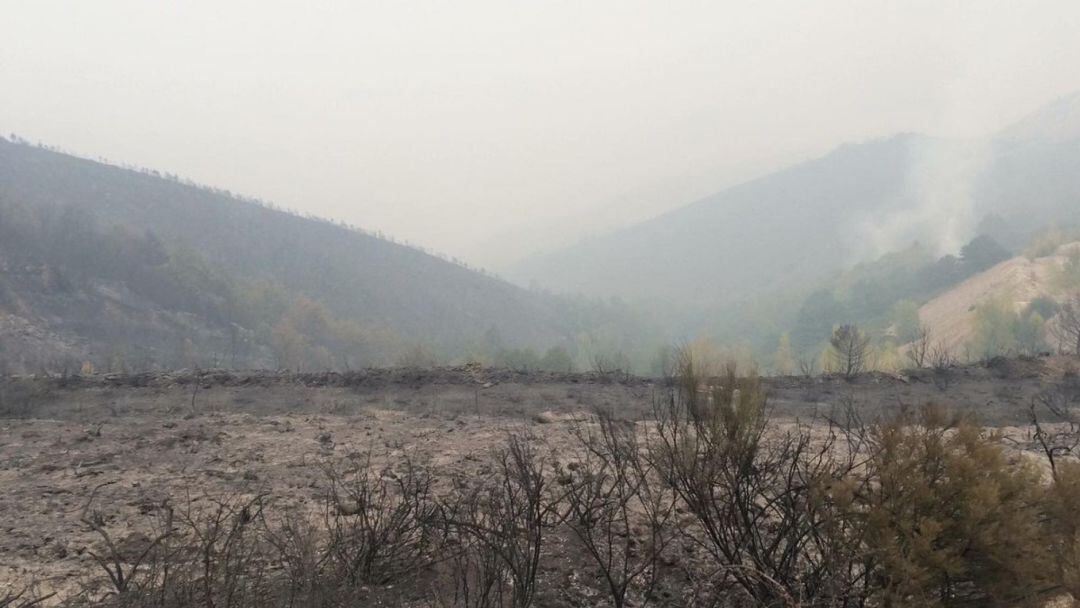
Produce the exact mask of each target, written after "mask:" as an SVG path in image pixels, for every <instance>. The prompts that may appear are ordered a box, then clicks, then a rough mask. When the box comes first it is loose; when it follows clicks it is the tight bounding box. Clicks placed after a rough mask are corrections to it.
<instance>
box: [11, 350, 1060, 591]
mask: <svg viewBox="0 0 1080 608" xmlns="http://www.w3.org/2000/svg"><path fill="white" fill-rule="evenodd" d="M764 386H765V385H764V384H763V383H762V380H761V379H759V378H757V377H756V376H754V375H752V374H750V375H744V374H740V373H738V370H736V369H735V368H734V367H728V368H727V369H725V370H724V371H723V373H721V374H720V375H719V376H716V375H714V374H712V373H704V372H703V371H702V368H701V367H699V366H696V365H695V363H694V362H693V361H692V360H690V359H689V358H684V359H683V361H682V362H681V365H680V373H679V375H678V376H677V377H675V378H672V379H671V382H670V384H669V385H668V386H666V388H664V389H663V390H662V391H660V393H659V394H658V397H657V399H656V401H655V411H654V414H655V415H654V418H653V419H652V420H650V421H648V422H631V421H628V420H624V419H620V418H619V417H618V416H617V415H615V414H614V413H612V412H610V411H599V412H597V413H596V414H595V415H593V416H590V417H587V418H581V419H578V420H574V421H571V422H568V423H566V424H567V425H568V428H569V430H570V433H571V437H572V439H573V441H572V442H571V447H570V448H566V447H564V448H562V449H560V450H555V449H554V448H553V447H552V446H551V445H549V444H548V443H547V442H546V441H545V440H544V439H543V438H542V437H541V436H539V435H534V434H531V433H529V432H525V431H519V432H513V433H510V434H509V435H508V437H507V440H506V442H505V444H503V446H502V447H501V448H499V449H496V450H494V451H493V452H492V453H490V454H489V458H488V459H487V460H485V461H483V462H481V463H478V469H477V470H476V471H474V472H472V473H470V474H468V475H466V474H464V473H462V474H461V476H458V477H453V478H446V479H438V478H436V477H435V476H434V474H433V471H434V470H435V469H434V465H429V464H426V463H421V462H415V461H412V460H409V459H398V460H397V461H396V462H394V463H392V464H391V465H385V464H378V463H380V462H383V461H384V460H383V459H380V458H375V456H378V455H377V454H370V453H352V454H349V455H348V456H346V457H345V458H343V459H341V460H338V461H333V462H327V463H325V465H324V466H323V468H322V471H323V474H322V479H321V480H319V482H318V483H319V484H321V487H323V488H324V493H323V495H322V499H321V501H317V503H316V504H313V505H303V504H300V505H297V504H292V505H291V506H287V505H286V502H287V501H284V500H282V498H284V497H280V496H272V495H268V494H259V493H256V494H243V495H241V494H237V495H232V496H184V497H174V498H173V499H171V500H168V501H166V502H164V503H161V504H160V505H157V507H156V508H155V509H151V510H149V515H148V521H145V522H140V524H139V525H137V526H136V528H137V529H141V530H143V531H144V532H143V533H142V534H141V535H139V536H134V537H133V535H130V534H129V535H128V536H126V537H121V536H120V532H121V526H120V524H121V522H117V521H115V520H114V519H112V518H111V517H110V509H109V504H108V502H107V501H106V500H104V499H103V498H102V496H99V495H98V494H97V493H95V496H94V497H93V498H92V499H91V502H90V503H88V504H87V505H86V507H85V509H84V511H83V514H82V521H83V523H84V525H86V526H87V528H88V529H90V530H92V531H94V532H95V533H96V535H97V536H98V537H99V538H100V542H99V543H97V545H96V546H95V547H93V548H92V549H91V551H92V553H91V557H92V559H93V562H94V563H95V564H96V570H97V576H96V577H94V579H93V580H92V581H91V582H90V583H89V584H87V586H86V588H85V590H84V592H83V593H82V595H81V596H80V597H76V598H68V599H66V600H65V601H66V602H67V603H68V605H71V606H82V605H107V606H130V607H144V606H146V607H149V606H156V607H161V608H168V607H174V606H176V607H179V606H207V607H211V606H212V607H236V608H245V607H248V606H251V607H254V606H266V605H275V606H296V607H309V606H310V607H314V606H318V607H336V606H355V605H404V606H431V607H434V606H438V607H452V606H453V607H457V606H461V607H467V608H503V607H508V608H525V607H527V606H563V605H565V606H573V605H610V606H616V607H623V606H643V605H648V604H652V605H658V606H750V605H753V606H786V607H794V606H799V607H816V606H821V607H825V606H828V607H856V606H859V607H861V606H935V605H936V606H968V605H990V606H994V605H1002V606H1004V605H1009V606H1014V605H1025V604H1031V605H1039V604H1042V603H1045V602H1046V601H1047V600H1048V599H1050V598H1052V597H1055V596H1058V595H1063V594H1066V593H1072V594H1074V596H1075V595H1076V594H1077V593H1080V464H1078V462H1077V459H1076V456H1077V449H1078V448H1077V446H1078V445H1080V433H1078V431H1080V425H1077V424H1075V423H1074V422H1073V420H1072V418H1071V410H1072V409H1073V408H1075V407H1076V405H1077V404H1080V389H1078V388H1077V383H1076V380H1075V377H1065V378H1064V379H1062V380H1061V381H1060V382H1059V383H1055V384H1053V385H1052V386H1051V385H1047V387H1046V388H1045V390H1044V392H1043V393H1041V394H1040V395H1039V396H1038V397H1037V398H1036V399H1034V400H1033V401H1032V404H1031V408H1030V412H1031V415H1032V417H1033V422H1034V426H1033V428H1034V429H1035V434H1034V435H1033V436H1032V438H1031V445H1030V446H1025V447H1035V448H1037V450H1036V453H1037V452H1038V451H1039V450H1041V451H1042V452H1044V453H1045V458H1046V460H1048V461H1049V464H1050V466H1049V467H1047V468H1048V470H1049V471H1050V474H1044V472H1043V470H1042V469H1040V468H1039V466H1038V465H1037V463H1036V462H1035V460H1036V459H1033V458H1028V457H1027V456H1030V455H1031V453H1028V454H1027V455H1025V454H1022V453H1021V452H1019V451H1017V450H1015V449H1013V446H1011V445H1010V444H1009V443H1008V442H1006V440H1005V439H1004V437H1003V436H1001V435H1000V434H998V433H996V432H991V431H987V430H985V429H983V428H982V427H980V426H978V425H976V424H975V423H974V422H973V421H972V420H971V419H970V418H969V417H966V416H963V415H953V414H949V413H948V412H947V411H945V410H944V409H943V408H940V407H935V406H926V407H923V408H915V409H912V410H909V411H903V412H901V413H900V414H898V415H893V416H889V417H882V418H881V419H877V420H864V419H861V418H860V417H859V415H858V413H857V412H856V409H855V408H854V407H838V408H837V409H835V410H834V411H833V412H831V415H830V416H827V417H822V418H820V419H815V420H807V421H802V422H800V421H796V420H792V419H779V418H773V417H772V414H771V409H770V405H769V401H768V399H767V395H766V391H765V388H764ZM19 601H25V600H19ZM11 605H13V606H18V605H20V604H18V603H14V604H11Z"/></svg>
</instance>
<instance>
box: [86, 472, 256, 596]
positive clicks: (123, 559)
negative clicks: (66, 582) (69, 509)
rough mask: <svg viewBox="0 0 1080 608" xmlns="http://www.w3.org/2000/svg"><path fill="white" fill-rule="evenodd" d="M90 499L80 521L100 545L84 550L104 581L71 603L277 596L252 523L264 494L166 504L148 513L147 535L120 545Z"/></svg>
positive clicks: (89, 588) (203, 498)
mask: <svg viewBox="0 0 1080 608" xmlns="http://www.w3.org/2000/svg"><path fill="white" fill-rule="evenodd" d="M99 487H100V486H99ZM95 492H96V490H95ZM92 501H93V496H91V501H90V502H88V503H87V506H86V508H85V509H84V511H83V516H82V521H83V522H84V523H85V524H86V525H87V526H88V527H89V528H90V529H91V530H93V531H94V532H96V533H97V535H98V536H99V537H100V538H101V541H102V545H103V546H104V552H102V553H100V554H98V553H94V552H91V556H92V557H93V558H94V560H95V561H96V562H97V563H98V564H99V566H100V567H101V570H102V572H103V573H104V577H103V578H104V580H103V583H104V584H103V585H97V586H96V587H95V586H89V587H88V588H87V589H85V590H84V592H83V594H82V596H81V598H79V600H78V601H76V602H75V603H76V604H79V603H80V602H81V603H83V604H93V605H112V606H122V607H139V608H141V607H150V606H156V607H161V608H172V607H181V606H206V607H208V608H247V607H255V606H263V605H267V604H268V603H273V601H274V599H275V598H276V597H277V593H276V592H277V585H276V584H275V583H276V581H274V580H273V579H272V578H271V577H270V572H269V568H268V565H269V564H270V563H271V561H272V555H270V554H268V553H267V552H266V551H265V550H264V548H265V546H264V544H263V543H262V542H261V533H260V526H259V520H260V519H261V515H262V510H263V507H264V505H265V501H266V496H264V495H257V496H254V497H250V496H240V495H236V496H227V497H220V498H215V497H201V498H196V499H192V498H190V497H189V498H188V500H187V502H186V503H185V504H184V505H182V507H180V508H175V507H173V506H171V505H169V504H168V503H166V504H163V505H162V506H161V508H159V509H158V511H157V514H156V515H155V516H154V519H153V521H152V524H151V529H152V536H149V537H142V538H135V539H134V540H133V539H132V538H130V537H129V539H127V541H126V542H114V541H113V538H112V536H111V535H110V533H109V532H108V531H107V529H106V523H105V522H106V519H107V518H106V517H105V516H104V515H103V514H102V512H100V511H91V510H90V505H91V503H92ZM102 587H105V592H104V594H103V595H102V593H101V591H100V589H101V588H102Z"/></svg>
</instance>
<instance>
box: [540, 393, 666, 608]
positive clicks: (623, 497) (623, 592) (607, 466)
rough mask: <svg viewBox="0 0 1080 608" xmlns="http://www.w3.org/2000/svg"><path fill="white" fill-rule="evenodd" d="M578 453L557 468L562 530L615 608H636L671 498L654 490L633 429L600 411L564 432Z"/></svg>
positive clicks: (655, 482) (657, 485)
mask: <svg viewBox="0 0 1080 608" xmlns="http://www.w3.org/2000/svg"><path fill="white" fill-rule="evenodd" d="M572 433H573V435H574V437H575V438H576V439H577V442H578V448H579V449H578V451H577V453H576V454H575V455H574V456H573V457H572V460H571V462H570V463H569V464H568V465H567V466H566V467H565V468H563V467H559V468H558V476H559V479H560V483H562V484H564V485H565V486H566V492H565V503H566V507H565V509H566V511H565V513H566V516H565V518H564V519H565V522H566V525H567V526H568V527H569V528H570V529H571V530H572V531H573V532H574V534H575V536H576V537H577V538H578V540H579V541H580V542H581V545H582V546H583V547H584V549H585V551H586V553H588V555H589V557H590V558H591V559H592V562H593V563H594V564H595V565H596V567H597V568H598V569H599V571H600V573H601V575H602V578H603V580H604V583H605V586H606V587H607V591H608V593H609V594H610V596H611V600H612V603H613V604H614V605H615V606H616V608H622V607H623V606H626V605H628V604H627V599H628V594H629V593H630V592H631V590H632V588H636V591H637V598H636V599H637V601H635V602H634V604H635V605H644V604H646V603H647V602H648V598H649V596H650V594H651V591H652V589H653V587H654V585H655V583H656V577H657V567H658V562H659V559H660V556H661V554H662V553H663V552H664V550H665V548H666V547H667V545H668V543H669V542H670V541H671V539H672V536H673V530H672V526H671V525H670V524H671V520H672V516H673V514H674V510H675V494H674V492H672V491H671V489H670V488H669V487H667V486H666V485H665V484H664V483H662V479H661V478H660V476H659V474H658V471H657V470H656V468H655V466H654V463H653V462H652V461H651V460H650V459H649V458H648V454H647V453H646V450H645V446H643V445H641V444H640V441H639V438H638V433H637V429H636V426H635V424H634V423H633V422H624V421H619V420H616V419H615V418H614V417H613V416H612V414H611V412H609V411H600V412H598V413H597V416H596V419H595V421H594V423H592V424H590V423H585V422H583V421H579V422H578V424H577V425H575V426H574V427H573V428H572Z"/></svg>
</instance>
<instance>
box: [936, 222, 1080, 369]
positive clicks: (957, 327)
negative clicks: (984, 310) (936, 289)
mask: <svg viewBox="0 0 1080 608" xmlns="http://www.w3.org/2000/svg"><path fill="white" fill-rule="evenodd" d="M1077 247H1080V243H1078V244H1074V245H1072V246H1063V247H1062V248H1061V249H1059V251H1058V252H1057V254H1055V255H1050V256H1045V257H1039V258H1034V259H1030V258H1028V257H1025V256H1018V257H1014V258H1012V259H1010V260H1006V261H1004V262H1002V263H1000V264H998V265H996V266H994V267H993V268H990V269H988V270H986V271H983V272H981V273H979V274H977V275H975V276H973V277H971V278H969V279H967V280H965V281H963V282H962V283H960V284H959V285H957V286H955V287H953V288H952V289H949V290H948V291H946V292H944V293H942V294H939V295H938V296H936V297H934V298H932V299H931V300H930V301H928V302H927V303H926V304H924V305H923V306H922V307H921V308H920V309H919V319H920V320H921V321H922V323H923V324H924V325H925V326H926V327H929V328H930V329H931V331H932V333H933V339H934V341H935V342H937V343H940V344H941V345H943V346H945V347H946V348H947V349H949V351H950V352H952V353H954V355H957V356H959V355H961V354H962V353H964V352H965V349H967V348H968V347H969V345H971V344H972V343H973V341H974V339H975V337H976V336H975V334H976V329H975V319H976V311H977V310H978V308H979V306H981V305H983V304H985V303H987V302H990V301H993V300H997V301H1003V302H1005V303H1006V305H1007V306H1009V307H1011V308H1012V310H1013V311H1015V312H1017V313H1021V312H1022V311H1024V310H1025V309H1026V308H1027V307H1028V306H1029V305H1030V304H1031V303H1032V302H1033V301H1034V300H1036V299H1037V298H1041V297H1051V296H1053V295H1054V294H1055V293H1056V292H1057V291H1058V289H1057V288H1056V286H1055V285H1054V277H1055V275H1056V273H1057V272H1058V271H1059V270H1060V269H1061V268H1062V266H1063V265H1064V264H1065V262H1066V260H1067V259H1068V258H1067V255H1068V252H1069V250H1070V249H1072V248H1077ZM973 356H977V354H975V355H973Z"/></svg>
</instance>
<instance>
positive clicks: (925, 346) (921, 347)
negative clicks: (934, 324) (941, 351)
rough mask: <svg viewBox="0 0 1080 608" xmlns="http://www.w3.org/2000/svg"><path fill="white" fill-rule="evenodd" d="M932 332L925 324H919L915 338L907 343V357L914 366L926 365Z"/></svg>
mask: <svg viewBox="0 0 1080 608" xmlns="http://www.w3.org/2000/svg"><path fill="white" fill-rule="evenodd" d="M931 334H932V332H931V331H930V328H929V327H927V326H926V325H919V330H918V331H917V332H916V334H915V339H914V340H912V341H911V343H910V344H908V350H907V358H908V360H909V361H911V363H912V365H914V366H915V367H926V363H927V361H928V360H929V357H930V351H931V337H932V335H931Z"/></svg>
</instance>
